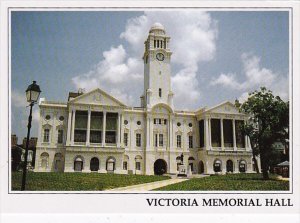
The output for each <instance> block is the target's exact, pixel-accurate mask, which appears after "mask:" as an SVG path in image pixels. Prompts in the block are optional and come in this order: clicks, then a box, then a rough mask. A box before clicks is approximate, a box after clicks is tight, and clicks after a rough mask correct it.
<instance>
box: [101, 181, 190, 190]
mask: <svg viewBox="0 0 300 223" xmlns="http://www.w3.org/2000/svg"><path fill="white" fill-rule="evenodd" d="M186 180H189V179H187V178H174V179H169V180H161V181H155V182H151V183H145V184H138V185H132V186H128V187H118V188H115V189H111V190H107V191H124V192H127V191H150V190H154V189H156V188H160V187H164V186H167V185H170V184H175V183H180V182H182V181H186Z"/></svg>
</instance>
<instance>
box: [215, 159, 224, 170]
mask: <svg viewBox="0 0 300 223" xmlns="http://www.w3.org/2000/svg"><path fill="white" fill-rule="evenodd" d="M221 170H222V162H221V160H215V161H214V171H215V172H216V173H218V172H221Z"/></svg>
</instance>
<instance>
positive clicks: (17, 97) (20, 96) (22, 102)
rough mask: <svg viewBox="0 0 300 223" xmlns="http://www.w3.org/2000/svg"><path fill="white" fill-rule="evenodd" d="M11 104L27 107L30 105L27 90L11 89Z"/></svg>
mask: <svg viewBox="0 0 300 223" xmlns="http://www.w3.org/2000/svg"><path fill="white" fill-rule="evenodd" d="M11 105H12V106H14V107H17V108H19V107H26V106H27V105H28V103H27V99H26V95H25V92H24V93H20V92H18V91H11Z"/></svg>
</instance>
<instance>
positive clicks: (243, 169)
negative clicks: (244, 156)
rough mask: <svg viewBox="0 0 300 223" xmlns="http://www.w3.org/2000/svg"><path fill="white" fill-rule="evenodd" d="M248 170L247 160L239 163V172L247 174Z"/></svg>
mask: <svg viewBox="0 0 300 223" xmlns="http://www.w3.org/2000/svg"><path fill="white" fill-rule="evenodd" d="M246 169H247V163H246V161H245V160H241V161H240V162H239V172H240V173H245V172H246Z"/></svg>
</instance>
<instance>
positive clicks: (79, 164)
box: [74, 156, 83, 171]
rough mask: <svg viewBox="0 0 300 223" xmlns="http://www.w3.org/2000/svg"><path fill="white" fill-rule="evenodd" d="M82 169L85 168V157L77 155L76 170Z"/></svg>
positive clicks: (75, 160)
mask: <svg viewBox="0 0 300 223" xmlns="http://www.w3.org/2000/svg"><path fill="white" fill-rule="evenodd" d="M82 169H83V158H82V157H80V156H77V157H76V158H75V159H74V171H82Z"/></svg>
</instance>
